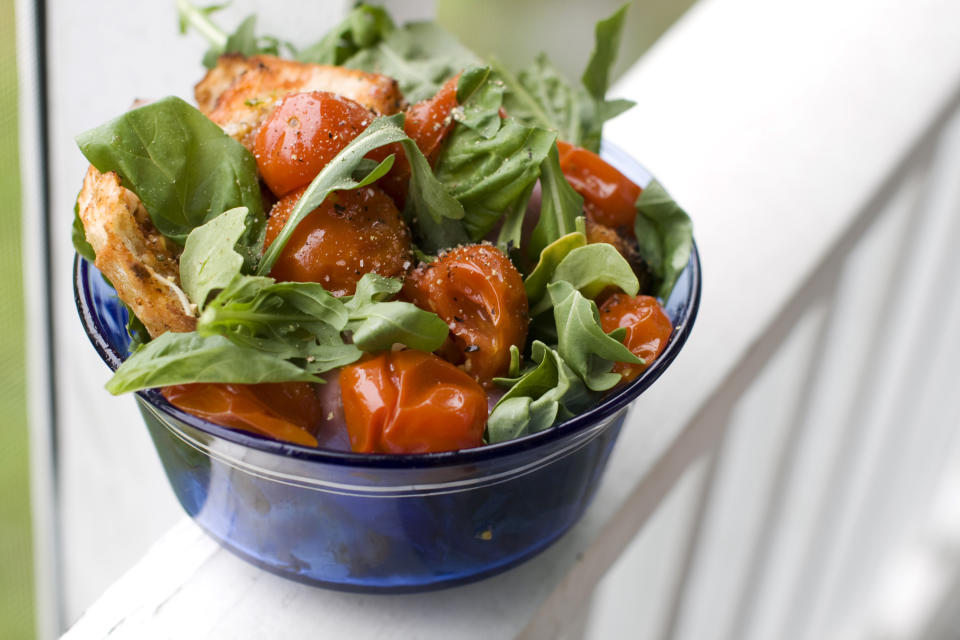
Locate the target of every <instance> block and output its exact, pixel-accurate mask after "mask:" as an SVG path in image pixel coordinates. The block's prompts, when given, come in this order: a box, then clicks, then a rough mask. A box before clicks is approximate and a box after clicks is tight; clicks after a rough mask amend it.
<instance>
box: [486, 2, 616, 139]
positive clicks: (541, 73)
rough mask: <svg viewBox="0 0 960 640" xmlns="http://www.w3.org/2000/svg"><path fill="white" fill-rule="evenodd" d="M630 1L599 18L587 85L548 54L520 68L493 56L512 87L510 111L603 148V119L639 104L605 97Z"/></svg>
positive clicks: (509, 89)
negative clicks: (572, 78)
mask: <svg viewBox="0 0 960 640" xmlns="http://www.w3.org/2000/svg"><path fill="white" fill-rule="evenodd" d="M627 6H628V5H624V6H622V7H621V8H620V9H619V10H617V11H616V12H615V13H614V14H613V15H611V16H610V17H609V18H606V19H605V20H601V21H600V22H598V23H597V25H596V28H595V44H594V50H593V53H592V54H591V56H590V60H589V62H588V63H587V67H586V70H585V71H584V72H583V76H582V77H581V81H582V86H579V87H574V86H573V85H572V84H571V83H570V82H568V81H567V79H566V78H565V77H564V76H563V74H562V73H560V71H558V70H557V68H556V67H554V66H553V65H552V64H550V61H549V60H547V57H546V56H545V55H543V54H541V55H539V56H537V58H536V59H535V60H534V62H533V64H532V65H531V66H530V67H529V68H528V69H525V70H523V71H521V72H520V73H518V74H513V73H511V72H510V71H509V70H508V69H506V68H505V67H504V66H503V65H502V64H500V63H498V62H496V61H493V62H492V63H491V64H492V65H493V66H494V68H495V69H496V71H497V74H498V75H499V77H500V78H501V79H502V80H503V82H504V83H505V84H506V87H507V92H506V94H505V96H504V107H505V108H506V110H507V112H508V113H509V114H510V116H511V117H514V118H518V119H519V120H521V121H522V122H524V123H525V124H529V125H534V126H538V127H543V128H545V129H551V130H553V131H556V132H557V133H558V134H559V137H560V139H561V140H565V141H567V142H569V143H571V144H574V145H578V146H581V147H586V148H587V149H590V150H591V151H594V152H598V151H599V149H600V139H601V135H602V129H603V123H604V122H605V121H607V120H609V119H610V118H613V117H614V116H617V115H619V114H620V113H623V112H624V111H625V110H627V109H629V108H630V107H631V106H633V104H634V103H633V102H631V101H629V100H605V99H604V95H605V94H606V91H607V86H608V84H609V81H610V69H611V68H612V66H613V63H614V60H615V59H616V53H617V49H619V47H620V37H621V33H622V31H623V25H624V19H625V16H626V10H627Z"/></svg>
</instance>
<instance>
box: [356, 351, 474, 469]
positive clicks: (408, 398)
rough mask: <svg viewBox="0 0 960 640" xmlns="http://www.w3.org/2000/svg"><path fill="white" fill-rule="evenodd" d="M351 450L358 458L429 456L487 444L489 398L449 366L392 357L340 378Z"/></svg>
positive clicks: (417, 355) (414, 354)
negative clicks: (381, 455)
mask: <svg viewBox="0 0 960 640" xmlns="http://www.w3.org/2000/svg"><path fill="white" fill-rule="evenodd" d="M340 390H341V391H340V393H341V395H342V398H343V413H344V417H345V419H346V422H347V430H348V432H349V434H350V446H351V448H352V449H353V450H354V451H356V452H359V453H430V452H435V451H453V450H456V449H468V448H470V447H478V446H480V445H481V444H483V429H484V427H485V425H486V422H487V395H486V393H485V392H484V391H483V388H482V387H480V385H479V384H477V382H476V381H475V380H474V379H473V378H471V377H470V376H468V375H467V374H465V373H464V372H463V371H461V370H460V369H458V368H457V367H455V366H453V365H452V364H450V363H449V362H446V361H444V360H441V359H440V358H438V357H437V356H435V355H433V354H432V353H424V352H422V351H396V352H394V351H388V352H385V353H380V354H378V355H375V356H368V357H366V358H364V359H363V360H361V361H359V362H357V363H354V364H351V365H348V366H346V367H344V368H343V369H342V370H341V372H340Z"/></svg>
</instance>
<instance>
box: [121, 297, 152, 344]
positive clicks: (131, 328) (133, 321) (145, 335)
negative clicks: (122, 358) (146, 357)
mask: <svg viewBox="0 0 960 640" xmlns="http://www.w3.org/2000/svg"><path fill="white" fill-rule="evenodd" d="M120 304H122V305H123V306H124V308H125V309H126V310H127V335H128V336H130V345H129V346H128V348H129V350H130V353H133V352H134V351H136V350H137V349H139V348H140V346H141V345H145V344H147V343H148V342H150V339H151V338H150V332H149V331H147V327H146V326H145V325H144V324H143V322H141V321H140V318H138V317H137V316H136V314H135V313H134V312H133V309H131V308H130V307H129V306H128V305H127V303H126V302H123V301H122V300H121V301H120Z"/></svg>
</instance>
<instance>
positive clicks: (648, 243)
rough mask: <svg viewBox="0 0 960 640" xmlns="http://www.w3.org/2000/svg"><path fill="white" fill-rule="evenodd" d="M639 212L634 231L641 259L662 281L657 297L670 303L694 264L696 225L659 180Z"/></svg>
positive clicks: (649, 187) (642, 199)
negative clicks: (687, 267) (692, 263)
mask: <svg viewBox="0 0 960 640" xmlns="http://www.w3.org/2000/svg"><path fill="white" fill-rule="evenodd" d="M636 209H637V217H636V218H634V222H633V229H634V232H635V234H636V236H637V245H638V247H639V252H640V257H641V258H643V260H644V262H646V263H647V266H648V267H649V268H650V271H652V272H653V274H654V276H656V278H657V280H658V281H659V284H658V285H657V296H658V297H659V298H661V299H662V300H667V299H668V298H670V292H671V291H673V286H674V285H675V284H676V283H677V278H678V277H680V272H682V271H683V270H684V269H685V268H686V266H687V262H689V260H690V252H691V250H692V249H693V223H692V222H691V221H690V216H688V215H687V213H686V212H685V211H684V210H683V209H681V208H680V206H679V205H678V204H677V203H676V202H675V201H674V199H673V198H671V197H670V194H669V193H667V191H666V190H665V189H664V188H663V187H662V186H661V185H660V183H659V182H657V181H656V180H653V181H652V182H651V183H650V184H648V185H647V188H646V189H644V190H643V192H641V193H640V197H639V198H637V204H636Z"/></svg>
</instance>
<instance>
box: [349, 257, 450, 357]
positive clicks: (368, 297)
mask: <svg viewBox="0 0 960 640" xmlns="http://www.w3.org/2000/svg"><path fill="white" fill-rule="evenodd" d="M402 287H403V282H401V281H400V280H399V279H397V278H386V277H384V276H381V275H377V274H376V273H367V274H364V276H363V277H362V278H360V282H358V283H357V292H356V294H355V295H354V296H352V297H351V298H350V299H349V300H347V301H346V302H345V303H344V307H345V308H346V310H347V313H348V314H349V316H350V320H349V322H348V323H347V326H346V330H347V331H352V332H353V344H355V345H356V346H357V347H358V348H359V349H362V350H363V351H383V350H386V349H389V348H391V347H392V346H393V345H394V344H396V343H400V344H404V345H406V346H408V347H410V348H411V349H419V350H420V351H428V352H429V351H435V350H436V349H439V348H440V345H442V344H443V342H444V340H446V339H447V334H448V333H449V328H448V327H447V324H446V323H445V322H444V321H443V320H441V319H440V318H439V316H437V315H436V314H435V313H431V312H429V311H425V310H423V309H421V308H419V307H417V306H415V305H412V304H410V303H409V302H387V300H388V299H389V298H392V297H393V296H394V294H396V293H397V292H399V291H400V289H401V288H402ZM342 299H343V298H341V300H342Z"/></svg>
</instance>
